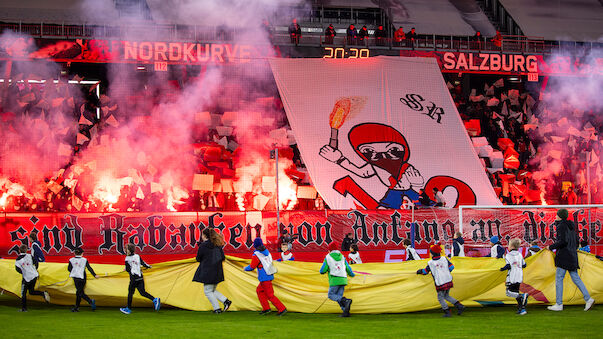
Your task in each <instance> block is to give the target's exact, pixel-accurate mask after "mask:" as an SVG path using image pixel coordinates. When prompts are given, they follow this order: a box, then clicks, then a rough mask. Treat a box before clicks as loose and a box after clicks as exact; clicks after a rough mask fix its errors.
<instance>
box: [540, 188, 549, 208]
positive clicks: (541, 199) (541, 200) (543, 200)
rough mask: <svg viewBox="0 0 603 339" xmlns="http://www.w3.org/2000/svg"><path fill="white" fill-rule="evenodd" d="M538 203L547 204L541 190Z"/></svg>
mask: <svg viewBox="0 0 603 339" xmlns="http://www.w3.org/2000/svg"><path fill="white" fill-rule="evenodd" d="M540 204H541V205H548V204H547V203H546V199H545V198H544V191H541V192H540Z"/></svg>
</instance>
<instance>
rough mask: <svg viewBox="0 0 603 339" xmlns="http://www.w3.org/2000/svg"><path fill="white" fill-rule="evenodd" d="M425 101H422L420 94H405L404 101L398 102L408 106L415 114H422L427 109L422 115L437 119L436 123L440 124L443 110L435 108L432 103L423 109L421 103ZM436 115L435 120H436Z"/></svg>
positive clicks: (402, 99)
mask: <svg viewBox="0 0 603 339" xmlns="http://www.w3.org/2000/svg"><path fill="white" fill-rule="evenodd" d="M423 101H425V99H423V97H422V96H421V95H420V94H414V93H413V94H406V99H405V98H400V102H402V103H403V104H405V105H406V106H408V107H409V108H410V109H412V110H413V111H417V112H423V111H424V110H425V109H427V112H423V114H425V115H427V116H428V117H430V118H432V119H434V120H435V119H437V121H436V122H437V123H438V124H440V123H441V122H440V121H441V120H442V115H443V114H444V109H443V108H442V107H438V106H436V104H435V103H434V102H433V101H430V103H431V105H427V106H426V107H423V104H422V103H421V102H423ZM436 115H437V118H436Z"/></svg>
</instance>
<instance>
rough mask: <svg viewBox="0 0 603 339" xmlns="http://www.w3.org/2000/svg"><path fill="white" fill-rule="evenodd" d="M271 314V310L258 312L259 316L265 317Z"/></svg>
mask: <svg viewBox="0 0 603 339" xmlns="http://www.w3.org/2000/svg"><path fill="white" fill-rule="evenodd" d="M270 312H272V311H271V310H263V311H261V312H260V315H266V314H268V313H270Z"/></svg>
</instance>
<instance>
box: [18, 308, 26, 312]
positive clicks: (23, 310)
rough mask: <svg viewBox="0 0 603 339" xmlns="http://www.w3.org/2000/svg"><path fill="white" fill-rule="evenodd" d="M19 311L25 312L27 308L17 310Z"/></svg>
mask: <svg viewBox="0 0 603 339" xmlns="http://www.w3.org/2000/svg"><path fill="white" fill-rule="evenodd" d="M19 312H27V309H26V308H22V309H20V310H19Z"/></svg>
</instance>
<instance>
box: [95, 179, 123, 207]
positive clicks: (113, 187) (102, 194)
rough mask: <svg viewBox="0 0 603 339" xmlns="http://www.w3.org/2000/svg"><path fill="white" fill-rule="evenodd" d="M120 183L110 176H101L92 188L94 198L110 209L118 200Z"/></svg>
mask: <svg viewBox="0 0 603 339" xmlns="http://www.w3.org/2000/svg"><path fill="white" fill-rule="evenodd" d="M120 190H121V182H120V181H119V180H118V179H115V178H113V177H112V176H110V175H104V176H101V178H100V179H99V181H98V182H97V183H96V186H95V187H94V197H95V198H97V199H99V200H100V201H102V202H103V203H104V204H106V205H108V208H109V209H111V208H112V205H113V204H115V203H116V202H117V200H119V196H120V194H121V192H120Z"/></svg>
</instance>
